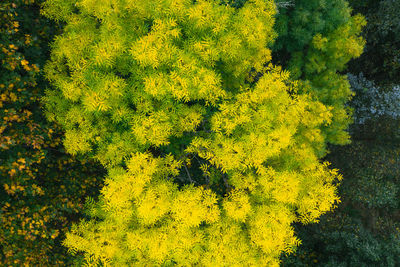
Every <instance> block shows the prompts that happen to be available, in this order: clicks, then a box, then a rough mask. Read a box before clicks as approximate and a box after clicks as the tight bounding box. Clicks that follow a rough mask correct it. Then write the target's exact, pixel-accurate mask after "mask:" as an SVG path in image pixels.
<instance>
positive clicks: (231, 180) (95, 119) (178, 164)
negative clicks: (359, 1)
mask: <svg viewBox="0 0 400 267" xmlns="http://www.w3.org/2000/svg"><path fill="white" fill-rule="evenodd" d="M276 11H277V8H276V6H275V4H274V3H273V2H272V1H266V0H253V1H248V2H246V3H243V5H242V6H241V7H240V8H234V7H232V6H230V5H229V4H227V5H222V4H220V1H212V0H209V1H206V0H199V1H195V2H193V1H191V0H175V1H172V0H170V1H168V0H166V1H156V0H151V1H134V0H119V1H115V0H102V1H93V0H80V1H78V0H69V1H65V0H62V1H61V0H48V1H47V2H45V4H44V10H43V13H44V14H45V15H46V16H48V17H49V18H53V19H56V20H59V21H63V22H65V23H66V27H65V29H64V33H63V34H62V35H59V36H58V37H56V39H55V42H54V43H53V44H52V53H51V60H50V62H49V63H48V64H47V65H46V67H45V71H46V77H47V79H48V80H49V81H50V82H51V84H52V85H53V87H54V89H53V90H48V91H47V94H46V97H45V98H44V99H43V100H44V103H45V105H46V114H47V117H48V118H49V119H50V120H51V121H57V122H59V123H60V124H61V125H63V127H64V128H65V129H66V135H65V140H64V145H65V148H66V150H67V151H68V152H70V153H72V154H86V155H88V156H89V157H93V158H95V159H97V160H99V161H100V162H101V163H102V164H103V165H104V166H105V167H106V168H107V169H108V176H107V177H106V179H105V184H106V185H105V186H104V188H103V189H102V191H101V197H100V200H99V201H89V202H88V209H87V214H88V216H89V217H90V219H87V220H82V221H81V223H80V224H78V225H75V226H74V227H73V229H72V231H71V232H70V233H68V234H67V238H66V240H65V245H66V246H67V247H68V248H69V249H70V251H71V252H72V253H78V252H79V253H80V255H83V258H78V261H84V262H86V263H94V264H96V263H103V264H106V263H111V264H112V265H115V266H126V265H128V266H132V265H138V266H143V265H154V264H157V265H161V264H164V265H171V264H178V265H203V266H221V265H236V266H237V265H243V264H249V265H251V264H253V265H260V266H278V263H279V256H280V254H281V253H282V252H284V251H285V252H291V251H293V250H294V248H295V247H296V246H297V245H298V244H299V240H298V239H297V238H296V237H295V236H294V232H293V229H292V227H291V224H292V223H293V222H295V221H298V222H302V223H310V222H316V221H318V217H319V216H320V215H321V214H323V213H325V212H327V211H329V210H330V209H332V207H333V206H334V205H335V203H337V202H338V201H339V199H338V197H337V195H336V187H335V186H334V185H333V184H332V183H333V181H334V180H340V178H341V177H340V175H338V174H337V171H336V170H331V169H329V168H328V163H326V162H325V163H321V162H320V161H319V155H320V154H321V151H324V149H325V143H326V141H327V140H328V141H334V140H343V138H342V137H341V136H342V135H343V133H342V132H340V131H336V132H335V131H331V133H330V135H329V138H328V139H326V138H325V136H326V135H327V134H325V132H326V129H329V127H330V126H329V125H331V124H332V125H335V124H336V122H335V121H336V120H337V116H338V112H337V111H335V110H333V109H332V108H330V107H329V106H326V105H324V104H323V103H321V102H320V101H318V97H316V94H315V93H313V92H312V91H310V90H308V91H307V90H305V89H304V88H308V87H307V86H306V85H304V84H305V83H303V82H301V86H300V87H299V86H298V83H297V82H296V81H294V80H292V79H290V77H289V73H288V72H287V71H282V69H281V68H280V67H277V66H272V65H271V64H270V63H271V50H270V48H271V47H272V45H273V43H274V40H275V38H276V36H277V34H276V33H275V31H274V29H273V27H274V20H275V19H274V17H275V15H276ZM349 21H350V22H349V23H350V25H354V27H353V28H352V27H350V26H343V27H342V28H340V30H341V31H342V32H343V31H344V32H346V34H347V35H345V36H350V37H349V38H350V39H349V40H350V41H349V45H348V46H346V44H343V42H344V41H343V40H345V41H346V40H348V39H346V38H345V39H343V40H342V39H341V41H340V40H338V39H339V37H338V31H339V30H336V31H334V32H333V33H329V34H328V35H327V36H322V35H317V37H314V38H313V43H314V44H315V45H314V46H315V47H314V48H312V49H311V48H310V49H311V50H310V52H309V53H308V55H313V53H314V54H318V53H323V52H319V50H321V51H328V52H327V53H328V54H329V52H332V51H336V50H334V47H336V46H339V47H342V46H343V47H347V48H351V49H353V50H351V51H355V52H354V53H353V54H354V55H355V54H357V53H358V51H359V50H360V49H361V48H360V46H361V45H362V42H361V40H359V39H354V40H353V39H351V38H353V37H352V36H355V35H356V33H357V30H359V28H360V27H361V24H362V19H361V18H360V17H356V18H353V19H349ZM318 38H319V39H318ZM324 38H330V40H334V41H333V44H331V43H329V42H328V43H329V45H328V46H327V47H325V46H324V44H325V43H326V42H325V41H324V40H325V39H324ZM354 38H355V37H354ZM352 40H353V42H351V41H352ZM319 41H321V42H322V43H319ZM343 50H344V48H343ZM343 53H344V54H343V57H345V58H349V57H351V55H348V53H346V52H343ZM353 54H352V55H353ZM318 55H319V54H318ZM343 61H345V59H343V60H342V61H341V62H343ZM330 62H331V63H330V64H335V63H334V61H333V59H331V61H330ZM309 64H311V63H309ZM337 64H339V65H340V64H341V63H337ZM335 66H336V65H335ZM314 67H315V66H314ZM314 72H317V73H319V72H318V71H316V70H314V69H313V68H312V67H307V68H306V70H305V73H308V74H307V75H311V74H312V73H314ZM332 72H333V73H336V69H335V71H333V70H330V72H329V74H331V73H332ZM296 75H297V76H298V73H296ZM325 75H326V73H325ZM260 76H261V77H260ZM323 77H325V76H323ZM335 77H336V76H335ZM325 82H326V81H325ZM300 89H301V90H300ZM336 89H337V88H336ZM332 90H333V89H332ZM338 90H339V89H338ZM338 94H341V92H340V90H339V91H338ZM346 97H347V96H346ZM325 102H326V101H325ZM340 105H342V104H340ZM339 113H340V112H339ZM335 116H336V117H335ZM335 127H336V126H335ZM341 129H342V128H341ZM81 263H82V262H81Z"/></svg>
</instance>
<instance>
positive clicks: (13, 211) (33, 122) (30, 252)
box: [0, 1, 102, 266]
mask: <svg viewBox="0 0 400 267" xmlns="http://www.w3.org/2000/svg"><path fill="white" fill-rule="evenodd" d="M39 3H40V2H38V1H2V2H1V3H0V17H1V20H0V50H1V52H0V60H1V66H0V108H1V109H0V161H1V164H0V181H1V184H2V186H1V188H0V224H1V228H0V265H1V266H55V265H66V264H68V263H71V260H70V257H68V255H67V254H66V249H64V248H63V247H62V246H61V244H60V242H61V241H62V240H63V239H64V237H65V231H67V230H68V229H69V227H70V225H71V223H72V222H73V221H74V220H76V218H75V216H77V215H78V214H79V213H80V212H81V211H82V208H83V203H84V199H85V197H86V196H88V195H94V193H95V192H96V189H97V190H98V187H99V185H100V180H99V175H101V173H102V172H101V171H97V170H96V169H95V168H94V165H93V163H90V162H88V163H85V162H80V161H78V160H77V159H76V158H73V157H71V156H69V155H67V154H66V153H65V152H64V149H63V146H62V144H61V139H62V130H61V129H60V127H58V126H57V125H56V124H54V123H51V124H50V123H48V122H46V120H45V118H44V117H43V115H42V110H41V104H40V102H39V100H40V97H41V96H42V95H43V93H44V90H43V89H44V88H43V87H44V86H45V85H46V83H44V81H43V80H42V79H41V78H40V77H41V76H40V74H41V66H43V65H44V63H45V60H46V56H47V54H46V53H44V51H47V50H48V48H47V44H48V42H49V41H50V40H51V37H52V35H54V33H55V32H59V29H58V27H56V26H52V25H51V23H49V21H48V20H47V19H45V18H43V17H40V16H39V6H38V4H39ZM96 168H98V166H97V167H96Z"/></svg>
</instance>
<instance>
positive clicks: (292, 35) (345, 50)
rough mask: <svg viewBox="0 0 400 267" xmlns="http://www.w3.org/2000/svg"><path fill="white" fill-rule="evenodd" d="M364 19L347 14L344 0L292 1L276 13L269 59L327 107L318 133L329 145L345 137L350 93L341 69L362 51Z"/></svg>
mask: <svg viewBox="0 0 400 267" xmlns="http://www.w3.org/2000/svg"><path fill="white" fill-rule="evenodd" d="M365 23H366V22H365V20H364V18H363V17H362V16H361V15H359V14H358V15H354V16H351V9H350V7H349V5H348V2H347V0H332V1H325V0H294V1H291V5H289V6H284V7H282V8H280V9H279V14H278V15H277V19H276V26H275V29H276V31H277V33H278V38H277V40H276V43H275V45H274V47H273V48H274V54H273V59H274V61H275V62H276V63H277V64H281V65H282V66H284V67H285V68H287V69H288V70H289V71H290V73H291V74H292V76H293V78H295V79H300V86H299V87H300V88H299V90H301V91H302V92H309V93H310V94H311V95H313V98H315V99H318V100H319V101H321V102H322V103H323V104H325V105H326V106H327V107H329V108H330V109H331V112H332V114H333V118H332V123H331V124H330V125H329V126H326V127H324V128H323V129H322V133H323V135H324V136H325V137H326V140H327V141H328V142H330V143H332V144H347V143H349V140H350V139H349V137H350V136H349V134H348V132H347V131H346V130H347V128H348V126H349V124H350V123H351V122H352V119H351V109H349V108H347V107H346V103H347V102H348V101H349V100H350V98H351V95H352V92H351V90H350V85H349V82H348V80H347V76H346V75H343V74H341V72H343V71H344V70H345V68H346V64H347V63H348V62H349V60H351V59H352V58H356V57H359V56H360V55H361V53H362V52H363V47H364V44H365V41H364V40H363V38H361V37H360V33H361V29H362V27H363V26H365ZM323 152H325V151H322V153H323Z"/></svg>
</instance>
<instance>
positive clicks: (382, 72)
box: [349, 0, 400, 85]
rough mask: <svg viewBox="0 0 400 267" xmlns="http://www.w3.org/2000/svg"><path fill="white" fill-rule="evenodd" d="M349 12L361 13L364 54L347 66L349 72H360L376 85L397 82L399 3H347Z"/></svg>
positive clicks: (399, 75)
mask: <svg viewBox="0 0 400 267" xmlns="http://www.w3.org/2000/svg"><path fill="white" fill-rule="evenodd" d="M349 2H350V5H351V6H352V8H353V12H360V13H362V14H363V15H364V16H365V17H366V19H367V22H368V24H367V26H366V27H365V28H364V30H363V33H362V35H363V36H364V38H365V39H366V40H367V44H366V47H365V50H364V53H363V54H362V55H361V57H360V58H359V59H357V60H354V61H353V62H352V63H351V64H350V65H349V68H350V71H351V72H352V73H360V72H363V73H364V74H365V76H366V77H367V78H368V79H369V80H373V81H375V82H377V83H378V84H379V85H393V84H399V83H400V16H399V12H400V1H399V0H380V1H373V0H370V1H360V0H350V1H349Z"/></svg>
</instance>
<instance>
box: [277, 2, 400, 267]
mask: <svg viewBox="0 0 400 267" xmlns="http://www.w3.org/2000/svg"><path fill="white" fill-rule="evenodd" d="M349 2H350V4H351V6H352V8H353V12H362V14H363V15H365V16H366V19H367V21H368V24H367V26H366V27H365V28H364V30H363V33H362V34H363V36H364V37H365V38H366V40H367V43H366V47H365V51H364V54H363V55H362V56H361V57H360V58H359V59H356V60H354V61H352V62H350V64H349V66H350V67H349V68H348V69H347V71H350V72H352V73H354V74H350V73H349V74H348V76H349V81H350V84H351V89H352V90H353V91H354V93H355V96H354V98H353V99H352V101H351V102H350V103H349V105H350V106H351V107H352V108H353V109H354V121H355V124H354V125H352V126H351V127H350V132H351V134H352V139H353V141H352V144H351V145H348V146H344V147H331V154H330V155H329V156H328V158H327V159H328V160H329V161H331V162H332V165H333V166H334V167H336V168H339V169H340V170H341V172H342V173H343V176H344V179H343V183H342V185H341V186H340V188H339V195H340V196H341V200H342V204H340V205H339V208H338V209H337V210H336V211H335V212H334V213H329V214H327V215H325V216H322V218H321V221H320V223H319V224H315V225H312V226H300V225H298V226H297V227H296V230H297V232H298V234H299V237H300V238H301V239H302V240H303V245H302V246H301V247H300V249H299V251H298V252H297V254H296V255H295V256H290V257H286V258H284V266H321V265H323V266H398V264H399V262H400V258H399V255H400V227H399V223H398V222H399V214H400V207H399V204H400V202H399V199H400V195H399V194H400V191H399V190H400V188H399V184H400V183H399V179H398V177H399V169H400V166H399V162H398V154H399V130H398V129H399V123H400V120H399V114H400V113H399V112H400V110H399V108H400V106H399V103H400V102H399V100H400V99H399V79H398V78H399V77H400V73H399V68H398V65H397V64H398V63H396V62H397V61H398V48H399V46H398V45H399V43H398V41H396V38H397V37H398V34H397V33H396V32H398V25H399V24H398V18H399V17H398V15H397V13H398V12H397V11H398V10H399V3H400V2H399V1H357V0H351V1H349ZM396 51H397V52H396Z"/></svg>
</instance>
